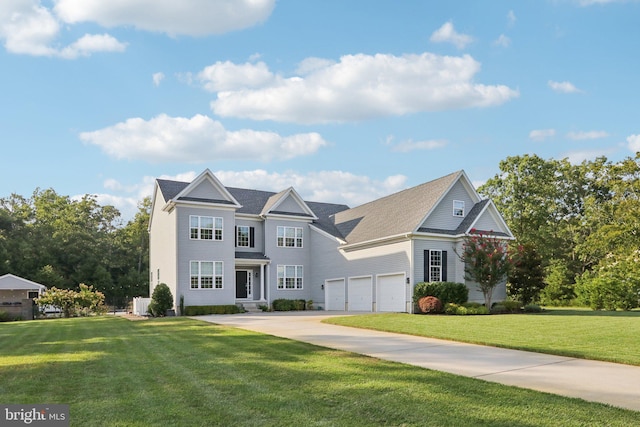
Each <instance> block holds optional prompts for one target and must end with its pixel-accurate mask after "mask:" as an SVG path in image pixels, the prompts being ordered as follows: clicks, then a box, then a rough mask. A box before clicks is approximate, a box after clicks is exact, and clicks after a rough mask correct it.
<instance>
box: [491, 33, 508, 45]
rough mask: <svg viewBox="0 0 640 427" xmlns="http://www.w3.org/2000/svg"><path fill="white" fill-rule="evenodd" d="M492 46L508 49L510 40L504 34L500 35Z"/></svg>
mask: <svg viewBox="0 0 640 427" xmlns="http://www.w3.org/2000/svg"><path fill="white" fill-rule="evenodd" d="M493 44H495V45H496V46H502V47H509V46H510V45H511V39H510V38H509V37H507V36H505V35H504V34H500V37H498V38H497V39H496V40H495V41H494V42H493Z"/></svg>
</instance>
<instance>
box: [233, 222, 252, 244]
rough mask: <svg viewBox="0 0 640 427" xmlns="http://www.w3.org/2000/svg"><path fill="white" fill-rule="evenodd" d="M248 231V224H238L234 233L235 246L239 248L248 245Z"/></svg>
mask: <svg viewBox="0 0 640 427" xmlns="http://www.w3.org/2000/svg"><path fill="white" fill-rule="evenodd" d="M249 231H250V227H249V226H248V225H239V226H238V229H237V234H236V246H238V247H239V248H248V247H249Z"/></svg>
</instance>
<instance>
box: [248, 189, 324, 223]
mask: <svg viewBox="0 0 640 427" xmlns="http://www.w3.org/2000/svg"><path fill="white" fill-rule="evenodd" d="M288 198H292V199H293V200H294V202H295V203H296V205H298V207H299V208H300V209H302V211H303V212H302V213H300V212H288V211H286V210H283V209H278V207H280V206H281V205H282V204H283V202H284V201H285V200H287V199H288ZM270 214H271V215H289V216H304V217H309V218H312V219H317V217H316V215H315V214H314V213H313V211H312V210H311V209H310V208H309V206H308V205H307V204H306V203H305V201H304V200H302V197H300V195H299V194H298V192H297V191H296V190H294V189H293V187H289V188H287V189H286V190H283V191H281V192H279V193H277V194H274V195H273V196H271V197H269V199H268V200H267V203H266V204H265V205H264V208H263V209H262V212H260V215H262V216H266V215H270Z"/></svg>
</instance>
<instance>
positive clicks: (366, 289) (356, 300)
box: [347, 276, 373, 311]
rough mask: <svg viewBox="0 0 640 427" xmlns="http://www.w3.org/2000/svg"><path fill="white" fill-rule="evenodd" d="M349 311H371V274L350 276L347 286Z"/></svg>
mask: <svg viewBox="0 0 640 427" xmlns="http://www.w3.org/2000/svg"><path fill="white" fill-rule="evenodd" d="M347 301H348V302H349V311H371V310H372V307H373V287H372V278H371V276H367V277H350V278H349V287H348V288H347Z"/></svg>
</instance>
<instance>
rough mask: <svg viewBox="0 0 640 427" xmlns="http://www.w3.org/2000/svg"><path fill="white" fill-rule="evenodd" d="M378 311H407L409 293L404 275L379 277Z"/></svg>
mask: <svg viewBox="0 0 640 427" xmlns="http://www.w3.org/2000/svg"><path fill="white" fill-rule="evenodd" d="M377 279H378V280H377V281H378V298H377V299H376V300H377V304H376V305H377V309H378V311H393V312H404V311H407V291H406V285H405V283H404V282H405V277H404V274H389V275H384V276H378V277H377Z"/></svg>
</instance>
